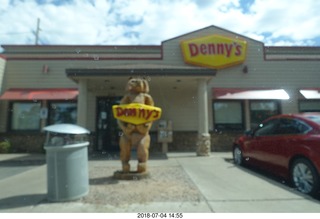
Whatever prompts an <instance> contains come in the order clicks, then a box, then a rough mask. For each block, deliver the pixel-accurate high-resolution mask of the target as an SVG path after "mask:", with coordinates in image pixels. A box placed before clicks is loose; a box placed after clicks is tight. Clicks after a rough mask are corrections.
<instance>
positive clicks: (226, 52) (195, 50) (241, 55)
mask: <svg viewBox="0 0 320 219" xmlns="http://www.w3.org/2000/svg"><path fill="white" fill-rule="evenodd" d="M180 45H181V50H182V54H183V57H184V61H185V62H186V63H188V64H192V65H198V66H203V67H209V68H226V67H229V66H233V65H238V64H241V63H243V62H244V60H245V57H246V49H247V42H246V41H244V40H240V39H236V38H229V37H224V36H220V35H210V36H205V37H199V38H195V39H190V40H184V41H182V42H181V44H180Z"/></svg>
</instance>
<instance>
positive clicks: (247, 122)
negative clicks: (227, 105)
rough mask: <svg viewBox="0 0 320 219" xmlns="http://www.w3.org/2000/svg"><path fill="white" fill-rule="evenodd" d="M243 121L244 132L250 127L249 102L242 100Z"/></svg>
mask: <svg viewBox="0 0 320 219" xmlns="http://www.w3.org/2000/svg"><path fill="white" fill-rule="evenodd" d="M244 115H245V116H244V119H245V130H249V129H251V125H250V122H251V121H250V104H249V100H244Z"/></svg>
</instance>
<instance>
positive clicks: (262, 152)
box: [233, 113, 320, 195]
mask: <svg viewBox="0 0 320 219" xmlns="http://www.w3.org/2000/svg"><path fill="white" fill-rule="evenodd" d="M233 158H234V162H235V164H237V165H243V164H246V163H248V164H250V165H253V166H256V167H259V168H262V169H265V170H267V171H270V172H271V173H273V174H275V175H278V176H280V177H284V178H285V179H287V180H289V181H290V182H292V185H293V186H295V187H296V188H297V189H298V190H299V191H300V192H302V193H305V194H309V195H315V194H316V193H317V192H318V191H319V188H320V114H318V113H308V114H307V113H306V114H289V115H277V116H273V117H271V118H269V119H267V120H265V121H264V122H263V123H261V124H260V125H259V126H258V127H257V128H256V129H254V130H252V131H247V132H246V133H245V135H244V136H241V137H239V138H238V139H236V141H235V142H234V145H233Z"/></svg>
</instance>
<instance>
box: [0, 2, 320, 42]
mask: <svg viewBox="0 0 320 219" xmlns="http://www.w3.org/2000/svg"><path fill="white" fill-rule="evenodd" d="M38 1H39V0H38ZM41 2H42V4H38V3H37V0H29V1H23V0H13V1H12V0H11V1H10V0H0V20H1V22H0V44H33V43H34V40H35V35H34V31H35V29H36V22H37V18H40V19H41V23H40V26H41V31H40V44H89V45H90V44H111V45H116V44H128V45H131V44H160V43H161V41H164V40H167V39H170V38H172V37H175V36H179V35H181V34H185V33H187V32H191V31H194V30H197V29H201V28H203V27H206V26H210V25H216V26H219V27H221V28H225V29H228V30H230V31H233V32H237V33H239V34H241V35H245V36H248V37H251V38H253V39H256V40H259V41H262V42H264V43H265V44H267V45H279V44H280V45H281V43H282V45H289V44H291V45H314V43H315V42H319V38H320V29H319V28H318V24H319V22H320V16H319V13H318V12H317V9H318V8H320V1H314V0H305V1H302V2H301V1H298V0H281V1H279V0H255V1H254V2H253V4H252V5H250V4H249V5H245V7H244V5H241V4H243V2H245V1H240V0H215V1H207V0H163V1H161V0H134V1H132V0H114V1H111V0H68V1H62V0H61V1H60V2H59V1H58V0H47V1H44V0H42V1H41ZM250 2H251V1H249V3H250ZM58 3H60V4H58ZM246 4H248V2H246Z"/></svg>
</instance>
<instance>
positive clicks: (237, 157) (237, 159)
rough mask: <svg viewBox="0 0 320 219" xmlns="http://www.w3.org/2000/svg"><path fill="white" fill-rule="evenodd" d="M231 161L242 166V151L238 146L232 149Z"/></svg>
mask: <svg viewBox="0 0 320 219" xmlns="http://www.w3.org/2000/svg"><path fill="white" fill-rule="evenodd" d="M233 161H234V163H235V164H236V165H239V166H241V165H242V164H243V156H242V151H241V149H240V147H239V146H235V147H234V148H233Z"/></svg>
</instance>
